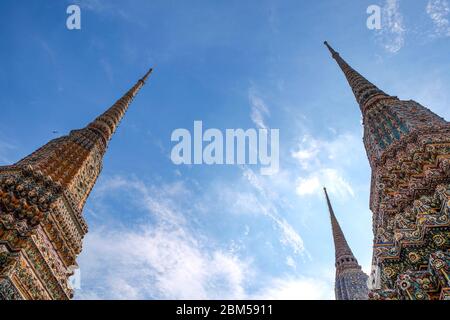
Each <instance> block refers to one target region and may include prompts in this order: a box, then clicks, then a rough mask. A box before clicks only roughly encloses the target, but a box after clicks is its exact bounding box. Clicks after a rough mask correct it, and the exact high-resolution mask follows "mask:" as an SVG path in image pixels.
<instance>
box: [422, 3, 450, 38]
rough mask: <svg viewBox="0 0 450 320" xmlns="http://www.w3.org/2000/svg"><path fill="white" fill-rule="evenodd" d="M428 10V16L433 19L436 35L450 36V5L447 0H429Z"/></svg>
mask: <svg viewBox="0 0 450 320" xmlns="http://www.w3.org/2000/svg"><path fill="white" fill-rule="evenodd" d="M426 11H427V14H428V16H429V17H430V18H431V20H433V23H434V27H435V30H434V33H433V34H432V35H433V36H435V37H449V36H450V23H449V18H448V16H449V13H450V6H449V3H448V1H447V0H429V1H428V4H427V7H426Z"/></svg>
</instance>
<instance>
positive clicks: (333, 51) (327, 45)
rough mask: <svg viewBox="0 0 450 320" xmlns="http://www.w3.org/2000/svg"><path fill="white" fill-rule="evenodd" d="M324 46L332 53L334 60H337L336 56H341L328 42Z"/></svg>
mask: <svg viewBox="0 0 450 320" xmlns="http://www.w3.org/2000/svg"><path fill="white" fill-rule="evenodd" d="M323 44H324V45H325V46H326V47H327V48H328V50H329V51H330V52H331V55H332V56H333V58H335V55H339V52H336V51H335V50H334V49H333V47H332V46H330V45H329V44H328V41H324V42H323Z"/></svg>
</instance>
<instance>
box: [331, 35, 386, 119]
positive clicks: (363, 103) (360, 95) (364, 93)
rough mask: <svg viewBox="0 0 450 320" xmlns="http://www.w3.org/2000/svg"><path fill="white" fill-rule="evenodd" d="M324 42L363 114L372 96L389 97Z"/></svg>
mask: <svg viewBox="0 0 450 320" xmlns="http://www.w3.org/2000/svg"><path fill="white" fill-rule="evenodd" d="M324 44H325V46H326V47H327V48H328V50H329V51H330V52H331V55H332V57H333V59H334V60H336V62H337V64H338V65H339V67H340V68H341V70H342V72H344V75H345V77H346V78H347V81H348V83H349V85H350V87H351V88H352V91H353V93H354V95H355V98H356V101H357V102H358V104H359V106H360V108H361V111H362V113H363V115H364V114H365V111H366V110H367V109H368V108H369V107H370V105H371V102H370V101H371V99H372V98H374V97H376V96H378V97H389V96H388V95H387V94H385V93H384V92H383V91H381V90H380V89H378V88H377V87H376V86H375V85H374V84H373V83H371V82H370V81H369V80H367V79H366V78H364V77H363V76H362V75H361V74H359V73H358V72H357V71H356V70H355V69H353V68H352V67H350V65H349V64H348V63H347V62H346V61H345V60H344V59H342V58H341V56H340V55H339V52H337V51H335V50H334V49H333V48H332V47H331V46H330V45H329V44H328V42H327V41H324Z"/></svg>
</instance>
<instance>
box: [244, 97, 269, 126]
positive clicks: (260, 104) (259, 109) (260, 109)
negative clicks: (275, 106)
mask: <svg viewBox="0 0 450 320" xmlns="http://www.w3.org/2000/svg"><path fill="white" fill-rule="evenodd" d="M248 99H249V101H250V107H251V113H250V118H251V119H252V121H253V123H254V124H255V125H256V126H257V127H258V128H261V129H267V126H266V124H265V122H264V117H265V116H269V115H270V113H269V108H268V107H267V105H266V103H265V102H264V100H263V99H262V98H261V97H259V96H258V95H257V94H256V92H255V89H253V88H251V89H249V92H248Z"/></svg>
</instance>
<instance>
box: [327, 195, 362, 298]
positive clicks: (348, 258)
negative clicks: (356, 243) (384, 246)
mask: <svg viewBox="0 0 450 320" xmlns="http://www.w3.org/2000/svg"><path fill="white" fill-rule="evenodd" d="M323 191H324V192H325V198H326V200H327V205H328V211H329V212H330V219H331V230H332V232H333V240H334V249H335V260H336V262H335V266H336V281H335V284H334V292H335V295H336V300H367V298H368V287H367V280H368V278H369V277H368V276H367V275H366V274H365V273H364V272H363V271H362V270H361V266H360V265H359V264H358V260H356V258H355V256H354V255H353V252H352V250H351V249H350V246H349V245H348V243H347V240H346V239H345V236H344V233H343V232H342V229H341V226H340V225H339V222H338V220H337V219H336V216H335V214H334V211H333V207H332V206H331V202H330V198H329V197H328V193H327V189H326V188H323Z"/></svg>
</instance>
